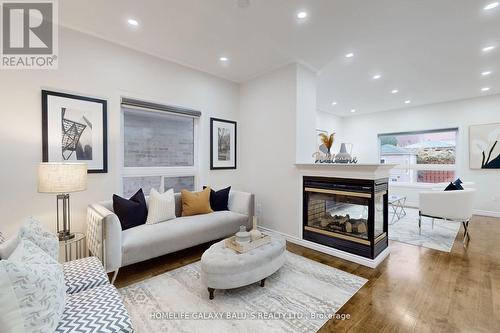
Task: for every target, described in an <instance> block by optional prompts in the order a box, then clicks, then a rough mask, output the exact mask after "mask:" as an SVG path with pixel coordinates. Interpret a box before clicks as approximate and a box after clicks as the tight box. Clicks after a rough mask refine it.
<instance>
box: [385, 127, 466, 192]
mask: <svg viewBox="0 0 500 333" xmlns="http://www.w3.org/2000/svg"><path fill="white" fill-rule="evenodd" d="M457 134H458V129H456V128H454V129H444V130H432V131H421V132H407V133H391V134H379V136H378V138H379V145H380V149H379V151H380V161H381V163H387V164H396V165H397V166H396V167H395V168H394V169H392V170H391V173H390V179H389V180H390V181H391V182H393V183H409V184H415V183H443V182H449V181H453V180H454V179H455V169H456V146H457Z"/></svg>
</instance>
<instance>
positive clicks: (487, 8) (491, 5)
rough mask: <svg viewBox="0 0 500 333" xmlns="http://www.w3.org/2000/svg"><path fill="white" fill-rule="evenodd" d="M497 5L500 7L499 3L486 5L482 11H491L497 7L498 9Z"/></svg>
mask: <svg viewBox="0 0 500 333" xmlns="http://www.w3.org/2000/svg"><path fill="white" fill-rule="evenodd" d="M498 5H500V3H499V2H492V3H490V4H489V5H486V6H485V7H484V10H490V9H493V8H497V7H498Z"/></svg>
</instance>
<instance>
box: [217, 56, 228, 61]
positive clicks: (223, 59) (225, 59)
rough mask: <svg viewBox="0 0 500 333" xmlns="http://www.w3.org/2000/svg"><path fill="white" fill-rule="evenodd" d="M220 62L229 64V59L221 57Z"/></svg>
mask: <svg viewBox="0 0 500 333" xmlns="http://www.w3.org/2000/svg"><path fill="white" fill-rule="evenodd" d="M219 60H220V61H222V62H227V61H228V60H229V59H228V58H227V57H220V58H219Z"/></svg>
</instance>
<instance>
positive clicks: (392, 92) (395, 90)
mask: <svg viewBox="0 0 500 333" xmlns="http://www.w3.org/2000/svg"><path fill="white" fill-rule="evenodd" d="M398 92H399V90H397V89H393V90H392V91H391V94H397V93H398Z"/></svg>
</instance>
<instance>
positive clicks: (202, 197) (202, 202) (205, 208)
mask: <svg viewBox="0 0 500 333" xmlns="http://www.w3.org/2000/svg"><path fill="white" fill-rule="evenodd" d="M210 191H211V189H210V187H207V188H206V189H204V190H203V191H201V192H189V191H188V190H181V197H182V216H192V215H198V214H208V213H212V212H213V210H212V208H211V207H210Z"/></svg>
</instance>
